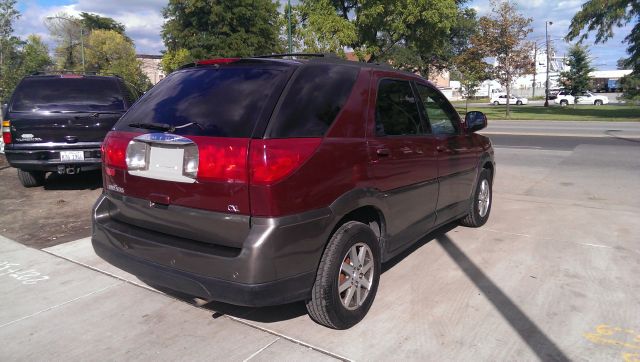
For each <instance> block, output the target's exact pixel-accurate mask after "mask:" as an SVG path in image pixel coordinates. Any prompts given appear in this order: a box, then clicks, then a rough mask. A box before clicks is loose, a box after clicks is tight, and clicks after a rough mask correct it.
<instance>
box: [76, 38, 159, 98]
mask: <svg viewBox="0 0 640 362" xmlns="http://www.w3.org/2000/svg"><path fill="white" fill-rule="evenodd" d="M86 62H87V69H88V70H93V71H96V72H97V73H98V74H105V75H108V74H117V75H119V76H121V77H122V78H123V79H124V80H125V81H127V82H128V83H130V84H131V85H133V86H134V87H136V88H137V89H139V90H146V89H148V88H149V87H150V86H151V84H150V82H149V79H148V78H147V76H146V75H144V73H143V72H142V69H141V66H142V64H141V63H140V61H139V60H137V59H136V52H135V49H134V47H133V44H131V43H130V42H129V41H128V40H127V39H126V38H125V37H124V36H123V35H122V34H120V33H117V32H115V31H113V30H94V31H92V32H91V34H90V35H89V37H88V38H87V44H86Z"/></svg>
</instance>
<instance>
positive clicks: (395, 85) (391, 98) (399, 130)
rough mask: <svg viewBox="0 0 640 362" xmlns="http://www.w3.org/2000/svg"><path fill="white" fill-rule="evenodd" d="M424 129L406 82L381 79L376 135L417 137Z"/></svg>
mask: <svg viewBox="0 0 640 362" xmlns="http://www.w3.org/2000/svg"><path fill="white" fill-rule="evenodd" d="M424 133H426V132H425V127H424V125H423V124H422V122H421V120H420V116H419V113H418V106H417V104H416V98H415V97H414V95H413V90H412V89H411V85H410V84H409V82H408V81H402V80H391V79H383V80H382V81H380V83H379V85H378V96H377V100H376V135H378V136H383V135H418V134H424Z"/></svg>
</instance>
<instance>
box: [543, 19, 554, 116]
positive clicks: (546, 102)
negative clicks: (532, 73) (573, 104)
mask: <svg viewBox="0 0 640 362" xmlns="http://www.w3.org/2000/svg"><path fill="white" fill-rule="evenodd" d="M549 25H553V22H551V21H545V22H544V38H545V40H546V42H547V82H546V84H545V92H544V106H545V107H549V62H550V57H549V30H548V26H549Z"/></svg>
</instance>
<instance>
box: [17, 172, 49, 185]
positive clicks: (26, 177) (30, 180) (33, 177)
mask: <svg viewBox="0 0 640 362" xmlns="http://www.w3.org/2000/svg"><path fill="white" fill-rule="evenodd" d="M44 176H45V173H44V171H24V170H21V169H18V179H19V180H20V183H21V184H22V186H24V187H37V186H42V184H43V183H44Z"/></svg>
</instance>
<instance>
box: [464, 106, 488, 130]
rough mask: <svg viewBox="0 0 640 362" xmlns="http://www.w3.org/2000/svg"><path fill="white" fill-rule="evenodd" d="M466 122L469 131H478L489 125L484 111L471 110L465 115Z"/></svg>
mask: <svg viewBox="0 0 640 362" xmlns="http://www.w3.org/2000/svg"><path fill="white" fill-rule="evenodd" d="M464 123H465V124H466V126H467V127H466V128H467V132H468V133H471V132H476V131H479V130H481V129H483V128H485V127H487V116H485V115H484V113H482V112H478V111H471V112H468V113H467V115H466V116H465V117H464Z"/></svg>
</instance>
